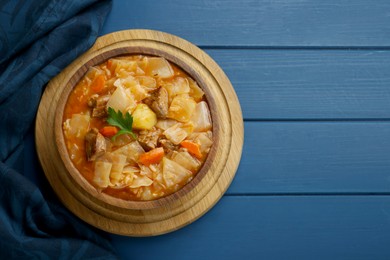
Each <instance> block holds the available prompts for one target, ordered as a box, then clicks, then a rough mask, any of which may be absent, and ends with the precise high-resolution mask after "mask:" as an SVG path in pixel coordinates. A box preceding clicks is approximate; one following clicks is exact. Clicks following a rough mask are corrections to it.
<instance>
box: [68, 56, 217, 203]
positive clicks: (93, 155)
mask: <svg viewBox="0 0 390 260" xmlns="http://www.w3.org/2000/svg"><path fill="white" fill-rule="evenodd" d="M63 133H64V139H65V144H66V147H67V151H68V155H69V158H70V159H71V161H72V162H73V164H74V166H75V167H76V168H77V169H78V171H79V172H80V174H81V175H82V176H83V177H84V178H85V179H86V180H87V181H88V182H89V183H90V184H92V185H93V186H94V187H95V188H96V189H98V190H100V191H101V192H103V193H106V194H108V195H110V196H113V197H116V198H120V199H124V200H154V199H158V198H161V197H164V196H167V195H169V194H171V193H173V192H175V191H177V190H179V189H181V188H182V187H183V186H185V185H186V184H187V183H188V182H189V181H191V180H192V179H193V178H194V176H195V175H196V174H197V173H198V172H199V170H200V169H201V167H202V165H203V163H204V162H205V160H206V158H207V155H208V153H209V151H210V148H211V146H212V143H213V137H212V120H211V116H210V111H209V107H208V104H207V102H206V99H205V96H204V92H203V91H202V89H201V88H200V87H199V86H198V84H197V83H196V82H195V81H194V80H193V79H192V78H191V77H190V76H189V75H188V74H187V73H186V72H184V71H183V70H182V69H180V68H179V67H178V66H176V65H174V64H172V63H170V62H169V61H167V60H166V59H164V58H162V57H152V56H145V55H129V56H121V57H116V58H111V59H109V60H107V61H106V62H103V63H102V64H99V65H97V66H94V67H91V68H90V69H89V70H88V72H87V73H86V74H85V75H84V77H82V78H81V80H80V81H79V82H78V84H77V85H76V86H75V87H74V89H73V90H72V92H71V93H70V95H69V97H68V100H67V102H66V105H65V109H64V116H63Z"/></svg>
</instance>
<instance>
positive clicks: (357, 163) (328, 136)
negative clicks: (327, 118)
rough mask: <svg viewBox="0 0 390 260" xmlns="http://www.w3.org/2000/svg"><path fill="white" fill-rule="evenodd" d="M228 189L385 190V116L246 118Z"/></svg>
mask: <svg viewBox="0 0 390 260" xmlns="http://www.w3.org/2000/svg"><path fill="white" fill-rule="evenodd" d="M245 131H246V132H245V143H244V150H243V156H242V160H241V164H240V167H239V169H238V171H237V175H236V177H235V179H234V181H233V183H232V185H231V186H230V188H229V190H228V192H227V194H230V195H237V194H246V195H264V194H302V193H303V194H340V193H341V194H354V193H355V194H356V193H357V194H361V193H366V194H371V193H388V194H389V193H390V185H389V184H390V138H389V137H390V122H245Z"/></svg>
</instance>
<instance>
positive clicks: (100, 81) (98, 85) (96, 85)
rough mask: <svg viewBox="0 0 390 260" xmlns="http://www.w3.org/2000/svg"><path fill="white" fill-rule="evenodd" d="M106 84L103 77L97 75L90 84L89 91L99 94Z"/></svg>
mask: <svg viewBox="0 0 390 260" xmlns="http://www.w3.org/2000/svg"><path fill="white" fill-rule="evenodd" d="M105 84H106V80H105V78H104V75H98V76H97V77H96V78H95V80H94V81H93V82H92V84H91V89H92V91H93V92H95V93H99V92H100V91H102V90H103V88H104V85H105Z"/></svg>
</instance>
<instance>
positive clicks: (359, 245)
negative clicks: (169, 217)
mask: <svg viewBox="0 0 390 260" xmlns="http://www.w3.org/2000/svg"><path fill="white" fill-rule="evenodd" d="M111 239H112V241H113V243H114V246H115V247H116V249H117V251H118V253H119V255H120V257H121V258H122V259H145V260H147V259H157V258H169V259H172V260H174V259H255V258H256V259H389V258H390V247H389V246H388V245H389V241H390V197H389V196H369V197H360V196H352V197H350V196H344V197H339V196H334V197H333V196H329V197H318V196H314V197H306V196H301V197H289V196H287V197H272V196H271V197H224V198H223V199H222V200H221V201H220V202H219V203H218V204H217V205H216V207H215V208H213V209H212V210H211V211H210V212H209V213H207V214H206V215H205V216H204V217H202V218H201V219H200V220H198V221H197V222H195V223H193V224H191V225H189V226H188V227H185V228H183V229H181V230H178V231H176V232H174V233H170V234H167V235H164V236H158V237H150V238H142V239H141V238H128V237H120V236H115V235H111Z"/></svg>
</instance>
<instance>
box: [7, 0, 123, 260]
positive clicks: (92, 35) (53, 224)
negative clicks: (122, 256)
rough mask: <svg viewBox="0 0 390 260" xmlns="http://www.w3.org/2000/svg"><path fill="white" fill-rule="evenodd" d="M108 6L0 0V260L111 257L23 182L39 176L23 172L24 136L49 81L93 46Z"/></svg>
mask: <svg viewBox="0 0 390 260" xmlns="http://www.w3.org/2000/svg"><path fill="white" fill-rule="evenodd" d="M110 9H111V1H110V0H108V1H97V0H85V1H79V0H68V1H61V0H40V1H35V0H0V111H1V112H0V185H1V188H0V255H1V256H2V257H4V258H6V257H9V258H12V259H13V258H27V259H31V258H39V259H42V258H45V259H46V258H48V259H59V258H64V259H68V258H72V259H85V258H88V259H89V258H102V259H115V258H116V256H115V254H114V250H113V247H112V246H111V245H110V242H109V240H108V239H107V238H105V237H104V233H103V232H101V231H97V230H96V229H94V228H93V227H91V226H88V225H87V224H85V223H83V222H82V221H81V220H79V219H77V218H76V217H75V216H73V215H72V214H71V213H70V212H69V211H68V210H66V209H65V208H63V206H62V205H61V203H60V202H59V201H58V199H57V198H55V196H53V191H51V190H50V191H47V189H46V190H43V189H40V187H38V186H37V183H35V182H33V181H30V179H29V178H27V177H26V176H27V175H31V171H32V170H33V171H40V170H39V168H38V167H36V169H34V168H33V169H23V167H22V166H23V165H26V163H24V162H23V160H24V158H25V156H23V155H24V154H23V150H24V138H25V137H26V134H27V133H28V132H29V131H30V132H31V129H33V124H34V118H35V115H36V112H37V108H38V105H39V101H40V98H41V95H42V92H43V90H44V87H45V85H46V83H47V82H48V81H49V80H50V79H51V78H52V77H54V76H55V75H56V74H58V73H59V72H60V71H61V70H62V69H63V68H64V67H65V66H66V65H68V64H69V63H70V62H71V61H72V60H74V59H75V58H76V57H78V56H79V55H80V54H82V53H83V52H85V51H86V50H87V49H88V48H89V47H91V46H92V44H93V43H94V41H95V40H96V37H97V36H98V34H99V31H100V29H101V28H102V26H103V23H104V20H105V18H106V16H107V14H108V12H109V11H110ZM31 158H33V157H31ZM27 165H28V163H27ZM36 175H39V176H43V173H42V172H41V171H40V172H38V173H36ZM42 178H43V177H42Z"/></svg>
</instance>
